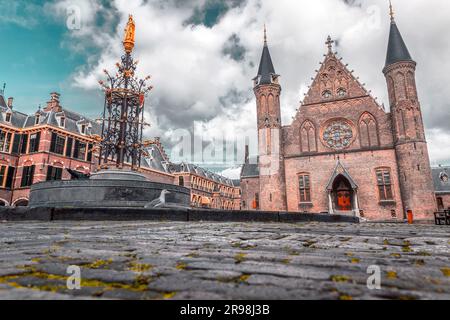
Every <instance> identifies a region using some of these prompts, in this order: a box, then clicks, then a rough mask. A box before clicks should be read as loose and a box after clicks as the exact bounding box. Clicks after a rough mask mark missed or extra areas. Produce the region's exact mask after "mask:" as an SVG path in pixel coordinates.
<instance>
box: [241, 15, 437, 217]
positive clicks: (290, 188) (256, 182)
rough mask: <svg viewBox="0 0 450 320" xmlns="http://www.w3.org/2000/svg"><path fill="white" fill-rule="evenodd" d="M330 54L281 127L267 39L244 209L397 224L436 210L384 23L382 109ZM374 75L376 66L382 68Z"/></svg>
mask: <svg viewBox="0 0 450 320" xmlns="http://www.w3.org/2000/svg"><path fill="white" fill-rule="evenodd" d="M326 44H327V47H328V52H327V53H326V55H325V59H324V61H323V63H321V67H320V70H318V71H317V76H316V77H315V79H314V80H313V83H312V85H311V86H310V89H309V92H308V93H307V95H306V96H305V99H304V100H303V102H302V103H301V106H300V108H299V110H298V112H297V114H296V115H295V117H294V120H293V122H292V123H291V124H290V125H288V126H282V124H281V107H280V96H281V89H282V88H281V85H280V83H279V76H278V75H277V74H276V72H275V68H274V66H273V63H272V59H271V56H270V53H269V48H268V45H267V40H266V39H265V43H264V48H263V53H262V58H261V62H260V66H259V70H258V75H257V77H256V78H255V79H254V93H255V96H256V104H257V124H258V144H259V147H258V151H259V154H258V158H257V160H256V161H250V159H249V157H248V155H247V156H246V161H245V164H244V166H243V168H242V173H241V187H242V204H243V209H256V210H265V211H267V210H269V211H280V210H288V211H292V212H294V211H295V212H298V211H300V212H311V213H321V212H326V213H330V214H334V213H342V214H354V215H356V216H361V217H365V218H367V219H391V218H398V219H403V218H404V217H405V212H406V210H412V211H413V213H414V215H415V217H418V218H426V217H430V216H432V214H433V213H434V212H435V211H436V209H437V205H436V198H435V187H434V185H433V179H432V174H431V168H430V161H429V156H428V149H427V143H426V139H425V130H424V126H423V121H422V113H421V107H420V103H419V98H418V96H417V90H416V82H415V70H416V62H414V61H413V59H412V58H411V55H410V53H409V51H408V49H407V47H406V45H405V42H404V41H403V39H402V36H401V34H400V31H399V29H398V27H397V24H396V22H395V20H394V17H393V14H392V19H391V29H390V35H389V44H388V52H387V58H386V65H385V67H384V69H383V73H384V76H385V78H386V81H387V90H388V93H389V102H390V106H391V108H390V110H391V111H390V112H386V111H385V110H384V107H383V106H381V105H380V104H379V103H378V102H377V101H376V99H374V98H373V97H372V96H371V95H370V92H369V91H368V90H366V88H365V87H364V85H362V84H361V83H360V82H359V81H358V78H357V77H355V75H354V74H353V71H350V70H348V69H347V66H346V65H344V64H343V63H342V62H341V59H340V58H339V57H337V55H336V53H335V52H333V41H331V38H330V37H329V38H328V41H327V43H326ZM380 69H381V68H380Z"/></svg>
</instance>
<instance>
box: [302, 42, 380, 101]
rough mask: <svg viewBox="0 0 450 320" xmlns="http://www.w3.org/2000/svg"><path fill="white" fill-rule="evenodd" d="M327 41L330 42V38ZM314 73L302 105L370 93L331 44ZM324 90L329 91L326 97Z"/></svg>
mask: <svg viewBox="0 0 450 320" xmlns="http://www.w3.org/2000/svg"><path fill="white" fill-rule="evenodd" d="M329 39H330V38H329ZM329 41H330V42H331V40H329ZM316 73H317V74H316V76H315V77H314V78H313V82H312V84H311V86H310V87H309V90H308V92H307V94H306V95H305V98H304V100H303V105H310V104H317V103H326V102H331V101H336V100H345V99H349V98H355V97H362V96H368V95H370V92H369V91H367V90H366V89H365V88H364V86H363V85H362V84H361V83H360V82H359V80H358V78H356V77H355V76H354V75H353V71H350V70H348V68H347V65H344V64H343V63H342V59H340V58H338V57H337V56H336V54H335V53H334V52H333V50H332V49H331V45H329V50H328V53H327V54H326V55H325V59H324V61H323V62H322V63H321V67H320V69H319V70H316ZM341 89H344V93H343V95H339V92H340V91H342V90H341ZM326 92H327V93H329V96H328V97H325V96H324V94H325V93H326ZM380 108H381V106H380Z"/></svg>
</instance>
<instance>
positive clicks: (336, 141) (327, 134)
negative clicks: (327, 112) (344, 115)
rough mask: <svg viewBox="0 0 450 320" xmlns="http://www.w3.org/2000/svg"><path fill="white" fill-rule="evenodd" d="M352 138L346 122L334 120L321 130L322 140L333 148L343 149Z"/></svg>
mask: <svg viewBox="0 0 450 320" xmlns="http://www.w3.org/2000/svg"><path fill="white" fill-rule="evenodd" d="M352 140H353V130H352V128H351V127H350V125H349V124H348V123H346V122H345V121H342V120H336V121H334V122H332V123H330V124H329V125H328V126H327V127H326V128H325V131H324V132H323V141H324V142H325V144H326V145H327V146H328V147H330V148H333V149H338V150H340V149H345V148H347V147H349V146H350V144H351V143H352Z"/></svg>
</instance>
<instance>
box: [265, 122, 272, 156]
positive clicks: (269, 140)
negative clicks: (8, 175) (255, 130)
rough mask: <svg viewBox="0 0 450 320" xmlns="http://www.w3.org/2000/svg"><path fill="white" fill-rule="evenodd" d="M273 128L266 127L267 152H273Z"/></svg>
mask: <svg viewBox="0 0 450 320" xmlns="http://www.w3.org/2000/svg"><path fill="white" fill-rule="evenodd" d="M271 134H272V130H270V128H267V129H266V148H267V150H266V154H267V155H269V154H272V135H271Z"/></svg>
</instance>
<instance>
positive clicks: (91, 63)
mask: <svg viewBox="0 0 450 320" xmlns="http://www.w3.org/2000/svg"><path fill="white" fill-rule="evenodd" d="M393 4H394V7H395V11H396V20H397V24H398V26H399V28H400V31H401V32H402V34H403V37H404V39H405V42H406V43H407V45H408V47H409V50H410V52H411V54H412V56H413V58H414V59H415V60H416V61H417V62H418V69H417V83H418V91H419V94H420V100H421V103H422V109H423V113H424V121H425V125H426V128H427V138H428V141H429V149H430V154H431V160H432V164H433V165H437V164H440V163H442V164H450V143H449V142H450V90H449V89H448V83H450V72H449V71H450V58H449V57H450V41H449V40H448V37H447V36H446V35H447V32H448V30H449V29H450V21H449V20H448V17H449V16H450V2H449V1H447V0H427V1H423V0H393ZM128 14H133V15H134V17H135V21H136V28H137V33H136V42H137V43H136V49H135V52H134V55H135V57H136V58H137V59H139V61H140V64H139V74H140V75H141V76H146V75H147V74H151V75H152V80H151V82H152V85H153V86H154V87H155V88H154V90H153V91H152V93H151V94H150V96H149V98H148V110H149V112H148V114H147V120H148V121H149V122H151V123H152V127H151V128H149V129H148V130H147V131H146V134H147V135H149V136H160V137H161V138H162V139H163V141H164V143H165V144H166V146H167V149H168V150H169V151H173V152H172V157H173V158H174V160H178V159H177V158H181V156H182V154H178V152H175V151H176V150H177V148H174V147H173V146H176V145H177V144H178V142H179V137H180V129H185V130H189V131H190V132H194V133H195V135H196V136H197V137H198V138H199V137H200V136H202V137H203V140H205V141H206V142H205V144H204V145H207V144H208V141H218V140H219V139H221V138H222V137H224V136H225V137H226V139H228V140H232V139H233V135H235V136H237V137H242V136H245V135H248V133H249V132H255V130H256V110H255V102H254V97H253V92H252V82H251V79H252V78H253V77H254V76H255V75H256V72H257V67H258V63H259V59H260V55H261V50H262V43H263V31H262V30H263V25H264V23H265V24H266V25H267V29H268V38H269V46H270V50H271V54H272V58H273V60H274V65H275V69H276V71H277V73H279V74H281V76H282V77H281V84H282V87H283V94H282V114H283V124H284V125H288V124H290V122H291V118H292V116H293V115H294V113H295V109H296V108H298V107H299V101H300V100H302V98H303V94H304V93H305V92H306V91H307V86H308V85H309V84H310V83H311V77H312V76H313V75H314V74H315V72H314V71H315V70H316V69H318V67H319V62H320V61H322V60H323V54H324V53H326V47H325V40H326V37H327V36H328V35H331V36H332V37H333V38H334V39H335V40H336V45H337V47H336V50H337V51H338V55H339V56H340V57H342V58H343V61H344V62H345V63H348V64H349V68H350V69H354V70H355V74H356V75H357V76H359V77H360V80H361V82H363V83H366V87H367V88H368V89H370V90H372V92H373V95H374V96H376V97H378V101H379V102H380V104H381V103H384V104H385V105H386V108H387V109H388V108H389V107H388V103H387V91H386V86H385V79H384V77H383V74H382V68H383V66H384V61H385V56H386V47H387V37H388V29H389V16H388V1H387V0H277V1H273V0H146V1H144V0H115V1H102V0H77V1H73V0H53V1H45V2H44V1H14V2H12V1H9V0H0V36H1V39H2V50H1V51H0V58H1V61H2V63H1V64H0V82H6V83H7V89H6V95H8V96H14V97H15V101H16V106H17V107H16V108H18V109H20V110H23V111H24V112H34V111H35V110H36V109H37V107H38V105H39V104H42V105H43V104H45V102H46V101H47V100H48V99H47V97H48V93H49V92H51V91H54V90H56V91H58V92H60V93H61V95H62V103H63V105H64V106H65V107H67V108H69V109H73V110H76V111H78V112H80V113H84V114H86V115H87V116H90V117H92V118H95V117H97V116H98V115H99V114H100V112H101V110H102V106H103V98H102V92H101V90H100V89H99V86H98V84H97V81H98V80H99V79H101V78H102V72H101V71H102V70H103V69H104V68H106V69H109V70H113V69H114V64H115V62H117V61H118V60H119V58H120V56H121V54H122V48H121V40H122V36H123V29H124V26H125V23H126V21H127V19H128ZM214 139H216V140H214ZM216 148H217V146H216ZM238 149H239V150H241V149H242V148H241V146H238ZM170 153H171V152H169V154H170ZM194 160H195V161H197V162H198V161H200V160H201V159H200V158H196V159H194ZM228 160H235V159H228ZM239 161H241V159H239ZM230 172H231V173H236V172H237V171H236V170H234V171H233V170H231V171H230Z"/></svg>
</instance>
